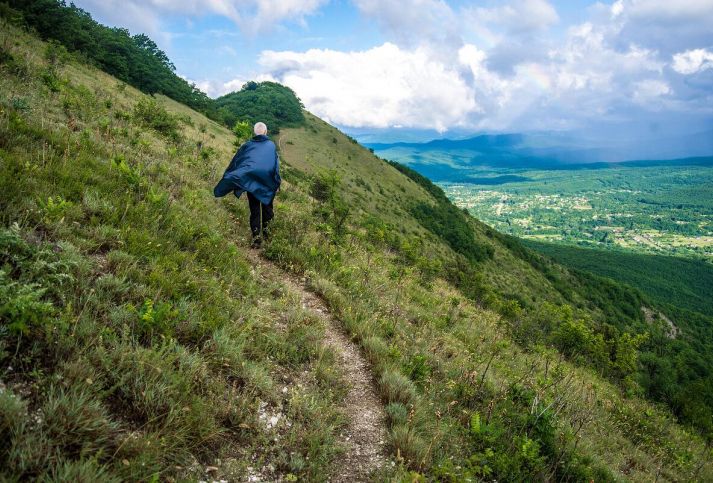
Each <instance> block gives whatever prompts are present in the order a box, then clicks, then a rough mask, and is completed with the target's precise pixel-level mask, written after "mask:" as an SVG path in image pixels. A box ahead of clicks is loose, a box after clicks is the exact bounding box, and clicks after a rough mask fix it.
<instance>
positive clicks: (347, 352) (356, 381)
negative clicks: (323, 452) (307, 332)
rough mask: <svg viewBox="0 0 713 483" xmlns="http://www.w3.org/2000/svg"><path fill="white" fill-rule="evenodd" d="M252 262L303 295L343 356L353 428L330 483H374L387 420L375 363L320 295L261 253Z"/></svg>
mask: <svg viewBox="0 0 713 483" xmlns="http://www.w3.org/2000/svg"><path fill="white" fill-rule="evenodd" d="M248 257H249V260H250V261H251V262H252V263H253V266H254V267H255V269H256V271H257V272H258V275H259V276H260V277H264V278H266V279H271V280H279V281H280V282H282V283H283V284H284V285H286V286H287V287H288V288H289V289H290V290H292V291H293V292H295V293H297V294H299V296H300V299H301V300H302V307H303V308H304V309H305V310H309V311H311V312H312V313H314V314H315V315H316V316H317V317H320V318H321V319H322V320H324V321H325V335H324V342H325V345H327V346H328V347H329V348H331V349H332V350H333V351H334V352H335V354H337V362H338V364H339V367H340V369H341V371H342V374H343V375H344V379H345V381H346V383H347V385H348V393H347V396H346V398H345V400H344V402H343V407H342V409H343V411H344V414H345V415H346V416H347V418H349V424H348V425H347V427H346V428H344V429H343V430H342V432H341V434H340V435H339V442H340V445H341V446H342V447H343V448H344V454H343V455H342V456H341V457H340V460H339V461H338V462H337V464H336V465H335V469H334V473H333V474H331V475H330V476H329V481H331V482H335V483H342V482H360V481H369V477H370V475H372V474H373V473H374V472H375V471H377V470H378V469H380V468H381V467H383V465H384V463H385V462H386V416H385V413H384V408H383V405H382V403H381V400H380V399H379V396H378V394H377V392H376V388H375V386H374V381H373V377H372V372H371V370H370V367H369V363H368V362H367V361H366V359H365V358H364V356H363V355H362V353H361V351H360V350H359V347H358V346H357V345H356V344H355V343H354V342H353V341H351V340H350V339H349V337H348V336H347V335H346V334H345V333H344V330H343V328H342V326H341V324H340V323H339V321H338V320H336V319H335V318H334V316H333V315H332V314H331V313H330V311H329V309H328V308H327V306H326V304H325V303H324V301H323V300H322V299H321V298H320V297H319V296H318V295H316V294H314V293H313V292H311V291H310V290H308V289H307V287H305V284H304V283H303V282H302V281H300V280H299V279H298V278H297V277H295V276H294V275H292V274H290V273H287V272H285V271H283V270H281V269H280V268H278V267H277V266H275V265H274V264H272V263H271V262H269V261H268V260H265V259H264V258H262V257H260V255H259V254H258V253H257V251H255V250H250V251H249V253H248Z"/></svg>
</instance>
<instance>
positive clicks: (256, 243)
mask: <svg viewBox="0 0 713 483" xmlns="http://www.w3.org/2000/svg"><path fill="white" fill-rule="evenodd" d="M261 245H262V239H261V238H260V237H259V236H256V237H253V242H252V243H251V244H250V248H260V246H261Z"/></svg>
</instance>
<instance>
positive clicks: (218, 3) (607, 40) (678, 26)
mask: <svg viewBox="0 0 713 483" xmlns="http://www.w3.org/2000/svg"><path fill="white" fill-rule="evenodd" d="M75 3H76V4H77V5H78V6H80V7H82V8H84V9H86V10H87V11H89V12H90V13H91V14H92V15H93V16H94V18H96V19H97V20H99V21H100V22H102V23H106V24H109V25H118V26H123V27H127V28H129V29H130V30H131V32H132V33H138V32H145V33H147V34H149V35H150V36H151V37H152V38H154V40H156V42H157V43H158V44H159V46H160V47H161V48H163V49H164V50H165V51H166V52H167V53H168V55H169V57H170V58H171V59H172V60H173V61H174V63H175V65H176V67H177V72H178V73H179V74H180V75H182V76H184V77H186V78H187V79H190V80H192V81H195V82H196V83H197V84H198V85H199V86H200V87H201V88H202V90H204V91H205V92H207V93H208V94H209V95H211V96H219V95H222V94H224V93H227V92H230V91H232V90H237V89H239V88H240V86H241V85H242V84H243V83H244V82H245V81H246V80H250V79H258V80H263V79H272V80H277V81H279V82H282V83H284V84H286V85H288V86H290V87H292V88H293V89H294V90H295V91H296V92H297V94H298V95H299V96H300V97H301V99H302V101H303V102H304V104H305V106H306V107H307V109H309V110H310V111H312V112H314V113H315V114H317V115H318V116H320V117H322V118H324V119H325V120H327V121H329V122H331V123H334V124H336V125H339V126H341V127H344V128H352V129H359V128H361V129H383V128H390V129H391V128H404V129H416V130H418V129H421V130H431V131H435V132H441V133H443V132H446V131H451V132H458V131H460V132H503V131H526V130H569V129H573V130H576V129H587V128H590V127H592V126H615V127H616V129H619V128H620V127H622V126H626V127H628V128H630V129H643V130H647V129H648V130H654V131H656V130H661V129H666V130H674V131H675V130H678V131H679V132H691V133H692V132H698V131H704V130H709V129H713V0H617V1H614V2H593V1H590V0H557V1H554V0H553V1H548V0H506V1H495V0H492V1H491V0H485V1H478V2H467V1H460V0H448V1H446V0H398V1H396V0H394V1H389V0H259V1H258V0H204V1H199V0H170V1H169V0H75Z"/></svg>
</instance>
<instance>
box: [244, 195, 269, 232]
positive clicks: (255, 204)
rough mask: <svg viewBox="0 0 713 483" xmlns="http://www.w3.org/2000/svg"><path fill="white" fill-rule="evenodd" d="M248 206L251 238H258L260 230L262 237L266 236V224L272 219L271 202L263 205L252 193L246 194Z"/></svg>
mask: <svg viewBox="0 0 713 483" xmlns="http://www.w3.org/2000/svg"><path fill="white" fill-rule="evenodd" d="M248 204H249V205H250V231H251V232H252V234H253V238H256V237H259V236H260V228H262V232H263V234H264V235H266V234H267V224H268V223H270V220H272V217H273V215H274V214H273V211H272V201H271V202H270V204H269V205H263V204H262V203H260V200H258V199H257V198H255V197H254V196H253V195H252V193H248Z"/></svg>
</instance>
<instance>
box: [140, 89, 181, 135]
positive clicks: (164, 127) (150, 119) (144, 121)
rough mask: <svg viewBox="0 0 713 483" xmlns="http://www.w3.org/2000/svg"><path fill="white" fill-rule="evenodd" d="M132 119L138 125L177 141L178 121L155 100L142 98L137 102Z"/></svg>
mask: <svg viewBox="0 0 713 483" xmlns="http://www.w3.org/2000/svg"><path fill="white" fill-rule="evenodd" d="M134 119H135V120H136V121H137V122H138V123H139V124H140V125H142V126H144V127H147V128H150V129H153V130H155V131H156V132H158V133H160V134H163V135H164V136H166V137H168V138H170V139H173V140H177V139H178V136H179V134H178V120H177V119H176V117H175V116H173V115H171V114H169V113H168V111H166V109H164V108H163V107H162V106H161V105H159V103H158V102H156V100H155V99H152V98H150V97H144V98H143V99H141V100H140V101H139V102H137V103H136V105H135V106H134Z"/></svg>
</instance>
